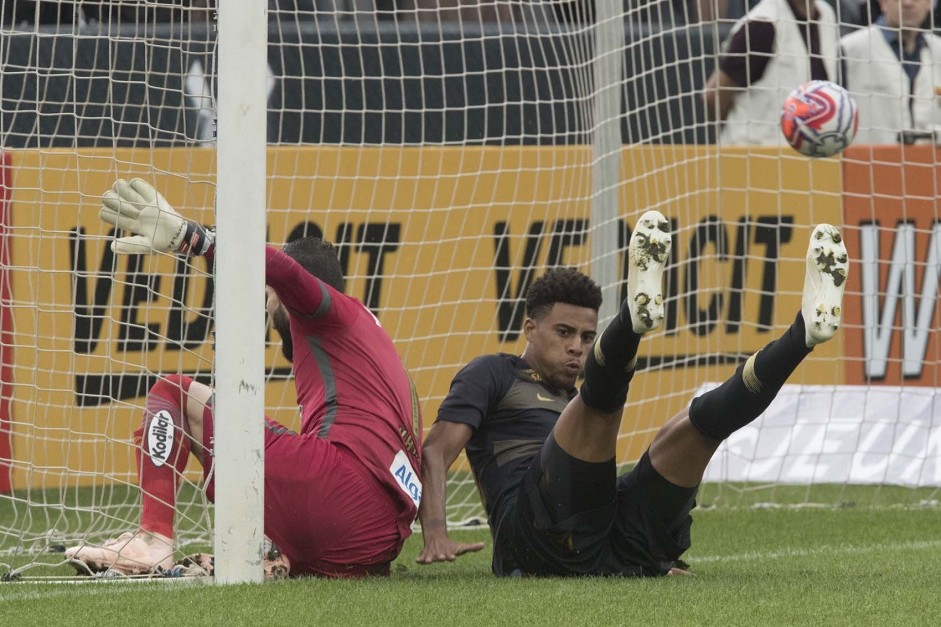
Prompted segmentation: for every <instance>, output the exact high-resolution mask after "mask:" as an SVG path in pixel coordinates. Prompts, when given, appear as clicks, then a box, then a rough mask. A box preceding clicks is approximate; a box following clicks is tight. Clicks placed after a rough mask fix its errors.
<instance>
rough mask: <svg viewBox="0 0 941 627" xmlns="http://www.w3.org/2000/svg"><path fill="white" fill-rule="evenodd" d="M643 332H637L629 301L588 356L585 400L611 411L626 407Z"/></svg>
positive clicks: (599, 337)
mask: <svg viewBox="0 0 941 627" xmlns="http://www.w3.org/2000/svg"><path fill="white" fill-rule="evenodd" d="M641 337H642V336H640V335H638V334H637V333H634V324H633V323H632V322H631V313H630V311H629V310H628V308H627V302H626V301H625V302H624V304H622V305H621V311H620V312H619V313H618V315H617V316H615V317H614V320H612V321H611V323H610V324H609V325H608V328H606V329H605V330H604V331H603V332H602V333H601V335H599V336H598V337H597V338H595V343H594V345H592V350H591V352H590V353H588V359H586V360H585V380H584V381H583V382H582V387H581V397H582V401H584V403H585V404H586V405H588V406H589V407H594V408H595V409H597V410H600V411H603V412H607V413H611V412H615V411H618V410H619V409H621V408H623V407H624V403H625V402H627V390H628V388H629V387H630V383H631V379H633V378H634V369H635V368H636V366H637V349H638V347H639V346H640V338H641Z"/></svg>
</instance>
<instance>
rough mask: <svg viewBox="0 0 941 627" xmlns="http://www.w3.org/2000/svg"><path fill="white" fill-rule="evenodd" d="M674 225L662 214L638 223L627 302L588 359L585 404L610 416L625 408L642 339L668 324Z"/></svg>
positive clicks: (650, 213) (630, 252)
mask: <svg viewBox="0 0 941 627" xmlns="http://www.w3.org/2000/svg"><path fill="white" fill-rule="evenodd" d="M672 242H673V239H672V236H671V235H670V226H669V222H667V220H666V218H664V217H663V215H662V214H661V213H660V212H658V211H648V212H647V213H645V214H644V215H642V216H641V218H640V220H638V221H637V226H636V227H635V228H634V233H633V234H632V235H631V242H630V247H629V249H628V264H629V267H628V277H627V297H626V298H625V299H624V302H623V303H622V304H621V310H620V312H618V315H617V316H615V318H614V319H613V320H612V321H611V322H610V324H608V327H607V328H606V329H605V330H604V332H603V333H601V334H600V335H599V336H598V337H597V339H595V344H594V346H592V350H591V352H590V353H589V354H588V358H587V359H586V360H585V379H584V383H583V384H582V387H581V397H582V401H584V403H585V404H586V405H588V406H589V407H593V408H594V409H597V410H600V411H602V412H605V413H615V412H618V411H620V410H621V409H623V407H624V403H625V402H626V401H627V391H628V387H629V386H630V382H631V379H632V378H633V377H634V369H635V368H636V366H637V349H638V347H639V346H640V338H641V337H642V336H643V334H644V333H646V332H647V331H651V330H653V329H656V328H657V327H659V326H660V325H661V324H662V323H663V309H664V308H663V268H664V266H665V265H666V261H667V258H668V257H669V256H670V248H671V246H672Z"/></svg>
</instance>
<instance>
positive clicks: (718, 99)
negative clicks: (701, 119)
mask: <svg viewBox="0 0 941 627" xmlns="http://www.w3.org/2000/svg"><path fill="white" fill-rule="evenodd" d="M739 91H741V85H739V84H738V83H736V82H735V81H734V80H733V79H732V77H731V76H729V75H728V74H726V73H725V72H723V71H722V70H720V69H718V68H716V70H715V72H713V73H712V76H710V77H709V80H708V81H706V85H705V86H704V87H703V90H702V103H703V106H704V107H705V110H706V117H707V118H709V119H710V120H714V121H720V122H721V121H723V120H725V118H726V117H728V115H729V111H731V110H732V105H733V104H734V103H735V96H736V94H737V93H738V92H739Z"/></svg>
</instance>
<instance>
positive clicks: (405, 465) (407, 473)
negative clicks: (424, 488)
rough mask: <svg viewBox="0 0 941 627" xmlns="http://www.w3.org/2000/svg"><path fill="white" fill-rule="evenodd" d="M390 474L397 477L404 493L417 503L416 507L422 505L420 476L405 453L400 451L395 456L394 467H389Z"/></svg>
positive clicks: (397, 481) (396, 479)
mask: <svg viewBox="0 0 941 627" xmlns="http://www.w3.org/2000/svg"><path fill="white" fill-rule="evenodd" d="M389 472H391V473H392V476H393V477H395V482H396V483H397V484H398V486H399V487H400V488H402V491H403V492H405V494H407V495H408V497H409V498H410V499H412V500H413V501H415V505H416V506H417V505H418V504H419V503H421V479H419V478H418V474H417V473H416V472H415V469H414V468H412V464H410V463H409V461H408V455H406V454H405V451H399V452H398V453H396V454H395V459H393V460H392V465H391V466H389Z"/></svg>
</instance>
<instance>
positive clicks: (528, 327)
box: [523, 303, 598, 390]
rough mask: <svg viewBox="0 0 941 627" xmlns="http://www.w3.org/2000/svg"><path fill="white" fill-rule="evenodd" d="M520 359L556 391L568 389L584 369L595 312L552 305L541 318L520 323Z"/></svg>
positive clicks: (595, 322)
mask: <svg viewBox="0 0 941 627" xmlns="http://www.w3.org/2000/svg"><path fill="white" fill-rule="evenodd" d="M523 333H524V334H525V336H526V342H527V344H526V350H525V351H524V352H523V358H524V359H525V360H526V362H527V363H528V364H529V365H530V366H531V367H532V368H533V369H534V370H536V372H538V373H539V374H540V375H542V378H543V380H545V382H546V383H548V384H549V385H550V386H551V387H553V388H555V389H557V390H570V389H572V388H573V387H575V381H576V380H577V379H578V377H579V376H581V374H582V370H583V369H584V368H585V359H587V357H588V351H589V350H591V345H592V342H594V341H595V335H596V334H597V333H598V312H596V311H595V310H594V309H591V308H590V307H578V306H576V305H569V304H567V303H556V304H555V305H553V306H552V309H550V310H549V313H547V314H546V315H545V316H542V317H541V318H538V319H536V318H526V320H525V322H523Z"/></svg>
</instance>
